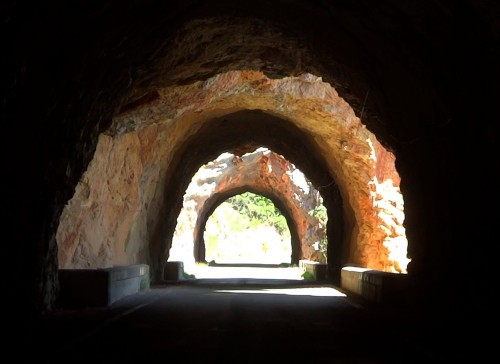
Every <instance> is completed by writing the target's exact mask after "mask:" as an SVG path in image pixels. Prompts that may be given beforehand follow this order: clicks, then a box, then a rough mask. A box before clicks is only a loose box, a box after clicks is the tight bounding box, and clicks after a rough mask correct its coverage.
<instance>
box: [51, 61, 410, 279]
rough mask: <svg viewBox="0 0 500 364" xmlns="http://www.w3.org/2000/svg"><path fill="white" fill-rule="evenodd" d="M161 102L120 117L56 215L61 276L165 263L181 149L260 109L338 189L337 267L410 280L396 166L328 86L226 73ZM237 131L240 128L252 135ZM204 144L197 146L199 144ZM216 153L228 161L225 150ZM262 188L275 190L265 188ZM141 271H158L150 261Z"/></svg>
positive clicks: (167, 94)
mask: <svg viewBox="0 0 500 364" xmlns="http://www.w3.org/2000/svg"><path fill="white" fill-rule="evenodd" d="M158 95H159V97H158V98H156V99H155V100H153V101H151V102H149V103H147V104H143V105H141V106H139V107H137V108H135V109H133V110H128V111H127V112H125V113H123V114H121V115H119V116H117V117H116V118H115V119H114V120H113V123H112V125H111V127H110V129H109V130H108V131H106V132H105V133H104V134H103V135H102V136H101V138H100V140H99V144H98V147H97V150H96V154H95V157H94V159H93V161H92V163H91V164H90V166H89V168H88V170H87V172H86V173H85V175H84V177H83V180H82V182H81V183H80V185H79V187H78V188H77V193H76V194H75V197H74V198H73V199H72V200H71V201H70V203H69V204H68V207H67V208H66V210H65V211H64V212H63V214H62V218H61V225H60V227H59V230H58V242H59V245H60V254H59V262H60V265H61V266H62V267H65V268H69V267H74V268H78V267H81V266H86V267H87V266H90V267H106V266H109V265H113V264H125V263H127V264H135V263H138V262H139V261H140V260H141V259H148V257H147V252H148V251H149V252H150V254H155V255H158V254H160V255H161V256H160V257H159V258H160V259H161V260H163V261H165V260H166V259H168V249H169V247H170V246H169V243H168V240H169V239H170V241H171V239H172V235H173V229H172V227H171V228H170V231H168V230H167V231H166V232H165V233H163V238H160V237H154V236H153V234H154V231H153V230H151V229H150V226H151V225H158V224H160V221H161V219H162V213H161V211H162V210H161V209H162V205H163V206H164V207H163V208H164V209H165V211H167V210H168V213H169V214H172V212H173V211H172V210H171V209H169V208H166V207H165V206H168V205H175V204H177V205H178V204H179V203H180V199H181V198H182V196H175V195H173V194H172V193H169V192H168V191H167V190H165V189H162V188H163V187H162V186H165V185H167V184H168V183H167V182H166V181H167V180H166V179H167V178H172V177H171V176H170V177H169V176H168V175H169V174H171V173H172V172H169V171H170V169H171V168H172V166H173V165H175V161H173V160H172V159H173V155H175V152H176V151H178V150H182V145H183V144H185V142H186V140H187V139H189V138H190V137H193V136H196V135H197V134H199V135H202V133H201V132H199V130H200V128H201V127H202V125H204V124H205V125H210V123H211V120H212V119H213V118H214V117H218V118H224V117H225V115H228V114H231V113H235V112H237V111H240V110H254V109H258V110H262V111H264V112H266V113H269V114H272V115H274V116H276V117H278V119H277V120H279V119H283V120H286V121H288V122H290V123H292V124H295V125H296V126H297V128H298V129H301V130H304V134H306V135H308V137H310V138H311V139H313V140H314V142H315V144H316V147H317V148H318V151H319V153H321V154H322V155H323V156H324V158H325V160H326V163H327V166H326V168H328V175H330V176H332V177H331V178H332V180H327V181H326V182H327V184H333V183H335V184H336V185H337V186H338V188H339V189H340V194H341V196H342V199H343V206H344V207H343V209H344V210H343V213H344V216H345V224H346V225H345V228H346V233H345V235H344V237H343V246H344V247H343V248H342V249H343V251H344V252H345V255H347V257H342V259H344V262H343V263H344V264H347V263H349V264H357V265H361V266H364V267H367V268H371V269H380V270H384V271H397V272H406V264H407V263H408V260H407V258H406V240H405V235H404V228H403V226H402V224H403V217H404V214H403V203H402V202H403V201H402V197H401V195H400V193H399V178H398V175H397V172H396V171H395V170H394V168H395V167H394V157H393V156H392V154H391V153H390V152H388V151H385V150H384V148H383V147H382V146H381V145H380V143H379V142H378V141H377V139H376V138H375V136H374V135H373V134H372V133H370V132H369V131H368V130H367V129H366V128H365V126H364V125H363V124H362V123H361V122H360V120H359V118H357V117H356V116H355V115H354V112H353V110H352V109H351V108H350V107H349V105H348V104H347V103H346V102H345V101H344V100H343V99H342V98H340V97H339V96H338V94H337V92H336V91H335V90H334V89H333V88H332V87H331V85H329V84H328V83H325V82H323V81H322V80H321V78H319V77H316V76H313V75H310V74H304V75H302V76H299V77H287V78H283V79H274V80H272V79H269V78H268V77H266V76H265V75H264V74H263V73H261V72H254V71H241V72H237V71H231V72H228V73H225V74H221V75H217V76H215V77H213V78H211V79H209V80H207V81H204V82H196V83H194V84H191V85H186V86H181V87H168V88H163V89H159V90H158ZM277 122H279V121H277ZM235 123H236V122H235ZM241 125H242V126H240V125H236V127H241V128H242V129H243V130H245V131H246V132H250V134H251V133H252V130H251V129H250V130H247V128H248V126H247V125H244V124H243V123H241ZM306 129H307V132H306V131H305V130H306ZM272 137H274V138H277V137H280V136H279V135H273V136H272ZM203 142H204V140H203V138H201V137H200V140H199V141H198V142H197V143H203ZM254 142H256V143H258V142H259V141H258V140H257V141H254ZM216 147H217V145H216ZM290 148H294V146H293V145H291V146H290ZM219 149H220V150H219V152H223V151H227V150H225V149H224V146H221V147H219ZM187 153H189V151H187ZM285 157H287V155H286V154H285ZM302 163H304V162H302ZM193 167H196V169H197V168H199V167H200V165H197V166H193ZM193 167H191V168H193ZM183 168H186V165H179V166H178V167H177V171H176V172H175V173H176V174H177V176H186V177H187V178H189V179H191V177H192V174H194V173H193V172H189V170H187V169H186V172H183ZM305 173H306V176H307V172H305ZM238 175H240V176H241V174H237V175H236V176H232V178H233V179H234V178H238ZM308 178H309V179H311V180H312V181H313V183H314V178H310V177H309V176H308ZM268 181H269V182H270V180H268ZM265 182H266V183H267V181H265ZM316 183H317V181H316ZM185 184H186V183H185ZM221 185H222V186H223V185H224V183H223V182H221ZM260 187H261V189H264V190H272V184H270V183H269V184H267V185H266V184H261V186H260ZM317 188H318V189H321V188H322V186H321V185H320V186H317ZM183 193H184V191H183V192H182V194H183ZM173 201H176V202H173ZM139 212H140V213H139ZM393 216H395V217H394V218H393ZM301 224H302V222H299V225H301ZM301 230H302V228H301V227H299V231H301ZM196 234H198V232H197V233H196ZM299 236H300V237H303V234H301V233H300V232H299ZM155 239H156V240H162V242H159V243H158V244H159V245H158V246H157V247H156V248H154V247H153V248H152V247H151V246H149V245H148V244H154V241H155ZM195 239H196V236H195ZM165 241H167V243H165ZM152 249H153V250H152ZM303 254H305V255H303V256H301V258H305V257H307V256H309V255H310V254H309V253H308V252H307V250H304V252H303ZM335 254H340V253H335ZM147 263H150V264H153V265H154V263H152V261H151V260H147ZM160 264H161V263H160Z"/></svg>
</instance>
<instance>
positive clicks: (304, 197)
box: [169, 148, 326, 263]
mask: <svg viewBox="0 0 500 364" xmlns="http://www.w3.org/2000/svg"><path fill="white" fill-rule="evenodd" d="M232 153H234V154H230V153H228V155H225V156H221V157H219V158H218V159H217V160H215V161H213V162H209V163H208V164H206V165H204V166H202V168H200V170H199V171H198V172H197V173H196V175H195V176H193V179H192V181H191V183H190V185H189V187H188V189H187V190H186V193H185V194H184V202H183V209H182V210H181V212H180V214H179V218H178V223H177V227H176V232H175V235H174V239H173V241H172V248H171V249H170V255H169V260H179V259H180V260H183V261H193V260H197V261H200V260H201V258H202V257H199V256H197V257H196V259H195V256H194V254H193V252H196V251H197V250H198V249H195V248H194V244H195V243H198V244H200V245H201V247H200V248H202V249H203V246H204V245H205V244H204V242H203V234H204V227H205V224H206V221H207V220H206V219H207V217H208V214H209V213H210V212H211V211H213V210H214V208H216V207H217V205H216V201H217V203H219V202H221V201H220V200H219V199H217V198H216V196H217V195H219V194H224V195H225V192H226V191H229V192H230V193H235V194H236V192H239V191H255V192H263V193H264V194H266V195H271V196H272V197H273V199H279V200H280V201H281V204H282V206H284V210H282V211H281V213H282V214H284V215H285V216H286V217H288V218H289V219H292V220H293V222H294V224H293V225H291V226H289V229H290V230H291V229H296V233H295V234H292V236H294V237H295V238H296V240H298V241H297V242H296V243H295V245H297V246H296V247H295V246H294V244H292V248H293V247H294V248H298V249H299V250H298V252H296V253H295V254H293V253H292V255H294V256H296V257H298V258H300V259H307V260H314V261H321V262H325V261H326V256H325V255H323V253H321V251H320V250H319V246H317V245H315V244H316V243H319V242H322V241H323V239H324V238H325V235H326V234H325V228H326V226H322V225H321V224H320V221H319V220H318V218H317V217H315V216H313V215H312V214H311V213H310V212H311V211H312V210H313V209H314V208H315V207H317V206H319V205H320V204H321V202H322V198H321V196H320V194H319V192H318V191H317V190H316V189H314V187H312V185H310V184H308V183H307V181H306V179H305V178H304V177H303V174H302V173H301V172H300V171H299V170H297V169H296V168H295V166H294V165H293V164H291V163H290V162H289V161H287V160H286V159H285V158H284V157H283V156H281V155H279V154H276V153H274V152H272V151H269V150H267V149H265V150H257V151H254V150H253V148H250V149H247V150H242V148H240V149H239V150H234V151H232ZM297 172H299V173H300V174H299V175H298V176H297ZM299 178H303V180H300V179H299ZM181 224H182V225H181ZM295 263H296V262H295Z"/></svg>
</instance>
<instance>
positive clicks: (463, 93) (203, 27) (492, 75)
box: [0, 0, 500, 335]
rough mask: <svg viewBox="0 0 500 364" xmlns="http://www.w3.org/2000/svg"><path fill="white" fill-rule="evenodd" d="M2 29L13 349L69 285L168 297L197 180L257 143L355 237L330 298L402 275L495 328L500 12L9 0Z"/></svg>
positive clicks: (474, 7) (434, 301)
mask: <svg viewBox="0 0 500 364" xmlns="http://www.w3.org/2000/svg"><path fill="white" fill-rule="evenodd" d="M0 11H1V16H2V25H3V31H2V33H3V34H2V38H3V40H4V42H3V44H4V47H3V55H2V61H3V66H2V78H3V82H2V83H3V87H2V106H1V113H2V114H1V115H2V120H3V121H4V123H3V124H4V132H3V133H2V148H3V149H2V156H3V158H2V160H3V167H4V172H5V175H4V182H5V183H6V186H5V187H4V190H5V191H6V193H5V195H6V197H7V201H6V203H5V208H4V210H5V215H6V217H5V219H4V223H5V226H6V227H7V235H6V244H5V250H4V252H3V256H4V257H5V258H4V259H5V260H6V261H7V263H8V266H7V269H6V270H5V272H6V273H4V280H3V281H4V287H6V288H5V289H6V291H7V292H5V297H4V300H3V301H4V302H3V303H4V304H5V305H6V306H7V308H9V309H10V310H13V311H15V312H16V313H17V315H18V317H20V318H22V321H23V324H21V325H16V326H15V327H13V329H12V333H13V334H12V335H15V333H16V332H19V331H20V330H22V328H24V327H26V326H29V325H30V323H31V320H32V319H33V318H34V317H37V316H39V315H40V314H42V313H44V312H47V311H50V310H52V309H54V308H56V307H57V299H58V295H59V288H60V286H59V283H60V282H59V279H58V270H60V269H61V268H64V267H69V268H78V269H79V268H90V269H102V268H107V267H110V266H114V265H117V266H118V265H127V264H135V263H146V264H148V266H149V267H150V269H151V272H152V279H153V281H155V280H158V279H160V278H161V274H162V267H163V264H164V263H165V261H166V260H167V258H168V257H167V256H166V255H165V254H166V252H168V247H169V244H171V239H172V235H173V232H174V229H175V223H176V219H177V216H178V214H179V211H180V209H181V207H182V196H183V193H184V191H185V190H186V188H187V186H188V184H189V181H190V180H191V177H192V176H193V175H194V173H195V171H196V170H197V168H199V166H200V165H202V164H203V163H206V162H207V161H209V160H211V159H214V158H215V157H216V156H217V155H218V154H219V153H221V152H222V151H226V150H228V149H234V148H237V147H238V146H241V145H242V144H245V143H257V144H261V145H266V146H269V147H270V148H272V149H273V150H275V151H277V152H278V153H281V154H283V155H284V156H286V158H288V159H289V160H290V161H292V162H293V163H294V164H296V165H297V166H298V167H299V168H300V169H301V170H302V171H304V173H305V174H306V175H307V176H308V178H309V179H310V180H311V181H312V182H313V184H314V185H315V187H316V188H318V189H319V190H320V191H321V193H322V195H323V196H324V198H325V205H326V206H327V209H328V214H329V216H328V217H329V219H328V221H329V224H333V223H334V222H335V224H339V225H338V226H337V225H336V226H329V227H328V234H329V236H328V240H329V247H332V249H329V254H333V255H332V256H331V257H329V260H328V268H329V270H330V275H331V282H332V283H333V284H339V283H340V278H341V277H340V274H341V269H342V268H343V267H344V266H345V265H354V266H359V267H363V268H369V269H374V270H378V271H391V270H394V271H397V270H398V269H399V270H400V271H405V272H404V274H405V276H406V277H407V281H408V287H407V288H406V289H405V292H403V293H402V294H404V295H405V296H406V295H407V296H408V305H409V307H411V309H412V310H414V311H413V312H414V313H415V315H417V316H418V315H423V316H425V317H427V320H428V321H427V322H429V323H430V324H431V325H432V324H433V323H435V322H437V321H440V322H441V321H443V320H445V321H446V322H447V323H448V322H449V323H453V322H456V320H457V318H460V319H463V320H465V321H466V322H472V323H475V322H476V319H475V318H474V317H480V318H487V317H490V316H489V314H490V313H491V312H490V310H489V306H488V305H484V304H483V302H484V301H483V300H488V301H489V300H490V299H492V298H493V294H494V293H495V287H496V284H495V279H496V278H495V277H496V275H495V271H494V267H495V266H496V263H495V260H494V258H495V255H494V254H492V251H493V250H494V244H495V242H496V241H497V240H498V239H497V235H498V233H497V231H496V226H497V223H496V220H497V217H496V215H495V213H494V211H495V201H498V188H497V186H496V181H497V177H496V171H497V170H498V158H497V157H496V154H497V153H496V152H495V151H496V150H497V145H498V120H499V119H500V118H499V116H500V115H499V109H498V107H497V106H496V105H497V100H498V98H499V88H500V86H499V85H500V80H499V76H500V73H499V72H498V69H499V67H498V65H499V64H500V59H499V58H500V57H499V47H498V36H499V34H500V26H499V21H498V19H499V18H500V9H499V5H498V4H497V2H495V1H489V0H481V1H468V0H465V1H460V2H455V1H446V0H445V1H426V2H404V3H401V2H396V1H383V2H382V3H379V2H377V3H375V2H370V1H365V0H362V1H359V2H356V3H351V2H347V1H322V0H313V1H301V0H292V1H285V0H278V1H274V2H272V4H270V3H269V2H265V1H261V0H253V1H245V0H242V1H238V2H234V1H225V0H222V1H211V0H206V1H197V0H189V1H166V2H154V1H150V2H141V1H134V0H130V1H124V2H118V1H114V0H110V1H101V2H83V1H77V2H74V3H72V4H71V5H69V4H66V3H65V2H62V1H52V2H50V3H28V2H16V1H7V2H6V3H5V4H3V5H2V6H1V7H0ZM494 173H495V174H494ZM373 181H381V182H382V181H385V182H387V183H388V184H387V185H386V184H382V183H380V184H378V183H374V182H373ZM130 186H132V187H130ZM386 186H388V188H389V189H390V190H391V191H396V192H400V193H401V195H402V197H403V199H404V216H401V215H400V214H399V212H397V211H399V210H400V206H399V202H395V201H396V200H389V201H390V203H389V204H388V205H391V203H392V205H391V206H393V208H394V209H395V210H397V211H395V212H394V215H390V217H389V218H388V220H391V221H394V224H396V226H397V228H395V229H396V230H397V229H399V228H400V226H401V228H402V229H404V231H405V238H406V239H407V249H406V246H405V247H404V248H405V249H404V250H405V253H406V256H405V257H404V259H406V260H404V261H405V262H406V263H408V265H407V267H406V266H403V268H404V269H402V268H401V266H400V265H399V264H398V261H397V259H395V258H393V257H392V256H391V254H390V248H388V245H387V243H388V240H386V238H387V237H390V236H391V234H395V233H394V231H392V232H391V231H387V230H386V229H381V228H380V226H386V225H384V223H383V222H382V220H383V218H382V217H381V216H380V215H378V214H372V212H373V211H374V209H375V207H374V206H375V205H374V204H375V202H374V201H378V202H380V204H382V202H385V201H386V200H384V199H380V198H379V197H380V192H381V191H382V189H384V188H385V187H386ZM397 201H399V200H397ZM378 206H379V207H380V206H381V205H378ZM390 208H391V207H388V209H390ZM85 211H86V212H85ZM68 212H69V213H68ZM84 212H85V213H84ZM87 212H88V214H87ZM398 214H399V215H398ZM75 216H76V218H75ZM65 219H66V220H65ZM399 220H403V221H399ZM64 221H68V226H70V227H71V229H68V230H65V233H64V234H65V235H64V236H63V237H61V235H58V228H59V227H60V226H61V224H63V223H64ZM75 222H77V223H80V225H79V226H78V224H76V223H75ZM85 224H87V225H85ZM388 224H389V225H387V226H394V225H391V224H392V223H388ZM82 226H83V227H85V226H87V228H88V229H86V230H85V229H84V230H78V229H79V228H81V227H82ZM91 226H92V227H93V229H91V228H89V227H91ZM389 230H390V229H389ZM82 231H83V233H80V232H82ZM72 233H74V234H73V236H71V234H72ZM330 234H331V235H330ZM82 239H83V240H82ZM84 240H85V241H88V242H91V244H88V245H85V244H79V242H81V241H84ZM64 241H68V242H69V241H72V242H75V244H73V245H71V244H68V245H64ZM137 241H138V242H139V243H135V242H137ZM61 244H62V245H61ZM92 244H94V245H92ZM395 244H397V243H395ZM63 246H64V248H62V247H63ZM330 251H331V252H330ZM89 257H92V259H89ZM330 258H331V259H330ZM406 263H405V264H406ZM406 271H407V272H406ZM7 287H8V289H7ZM464 287H466V288H468V289H469V290H472V291H474V292H473V293H464ZM477 292H480V295H481V299H479V298H478V296H477V295H476V294H477ZM469 314H470V315H469ZM419 317H420V316H419ZM443 326H446V327H448V326H447V325H443ZM451 326H452V325H450V327H451ZM20 335H22V332H21V333H20Z"/></svg>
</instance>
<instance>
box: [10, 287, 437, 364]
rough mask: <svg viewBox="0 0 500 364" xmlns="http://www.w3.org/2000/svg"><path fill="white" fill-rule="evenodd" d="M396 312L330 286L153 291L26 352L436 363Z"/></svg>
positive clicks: (35, 338) (41, 339)
mask: <svg viewBox="0 0 500 364" xmlns="http://www.w3.org/2000/svg"><path fill="white" fill-rule="evenodd" d="M408 319H409V318H408V317H406V316H405V315H404V313H403V312H401V311H399V310H397V309H391V310H387V309H383V310H381V309H380V308H377V307H373V306H371V305H366V304H365V303H364V302H363V301H360V300H358V299H357V298H356V297H350V296H349V295H346V293H345V292H341V291H340V290H338V289H336V288H334V287H332V286H328V285H318V284H310V283H308V282H305V281H297V280H284V279H272V280H266V279H255V278H226V279H216V278H213V279H198V280H190V281H180V282H179V283H177V284H165V285H160V286H154V287H151V288H150V289H148V290H146V291H142V292H139V293H137V294H134V295H131V296H128V297H125V298H122V299H121V300H119V301H117V302H115V303H114V304H113V305H111V306H110V307H107V308H93V309H83V310H75V311H55V312H52V313H50V314H48V315H46V316H45V317H44V318H43V319H41V320H40V322H39V325H37V327H36V329H35V330H34V331H33V332H31V333H30V337H31V340H32V343H31V344H29V345H26V346H25V347H26V348H29V349H28V350H25V351H24V352H22V353H20V356H18V358H21V357H22V355H25V356H26V357H25V358H23V360H22V361H21V362H23V363H25V362H33V363H108V364H109V363H139V362H141V363H153V362H154V363H156V362H165V363H168V362H172V361H176V362H181V363H203V364H206V363H267V362H279V363H281V362H283V363H299V362H301V363H302V362H304V361H309V360H314V361H316V360H321V361H324V360H325V361H327V362H329V363H408V362H412V363H430V362H439V355H438V354H437V351H436V350H435V349H434V348H433V347H432V346H429V345H425V344H423V342H422V341H419V340H416V338H415V337H411V336H409V335H408V333H407V332H405V330H406V326H407V325H408V322H407V320H408Z"/></svg>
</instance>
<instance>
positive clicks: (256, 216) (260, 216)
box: [227, 192, 290, 235]
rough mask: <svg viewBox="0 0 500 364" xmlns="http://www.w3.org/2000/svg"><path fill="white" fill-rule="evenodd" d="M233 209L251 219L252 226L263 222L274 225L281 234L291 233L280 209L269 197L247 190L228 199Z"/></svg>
mask: <svg viewBox="0 0 500 364" xmlns="http://www.w3.org/2000/svg"><path fill="white" fill-rule="evenodd" d="M227 202H229V203H230V204H231V205H232V207H233V209H235V210H236V211H238V212H239V213H240V214H242V215H244V216H247V217H248V218H249V219H250V224H251V226H252V227H256V226H259V225H261V224H265V225H269V226H273V227H274V228H275V229H276V231H278V233H279V234H280V235H285V234H288V235H289V234H290V231H289V229H288V224H287V222H286V219H285V217H284V216H283V215H282V214H281V212H280V210H279V209H278V208H277V207H276V206H274V204H273V202H272V201H271V200H270V199H268V198H267V197H264V196H261V195H257V194H254V193H251V192H245V193H242V194H239V195H235V196H233V197H230V198H228V199H227Z"/></svg>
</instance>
